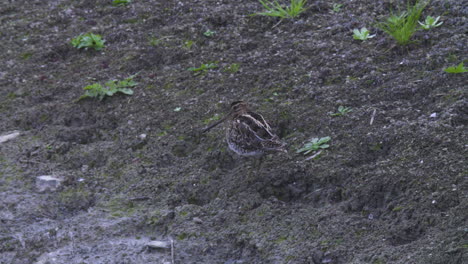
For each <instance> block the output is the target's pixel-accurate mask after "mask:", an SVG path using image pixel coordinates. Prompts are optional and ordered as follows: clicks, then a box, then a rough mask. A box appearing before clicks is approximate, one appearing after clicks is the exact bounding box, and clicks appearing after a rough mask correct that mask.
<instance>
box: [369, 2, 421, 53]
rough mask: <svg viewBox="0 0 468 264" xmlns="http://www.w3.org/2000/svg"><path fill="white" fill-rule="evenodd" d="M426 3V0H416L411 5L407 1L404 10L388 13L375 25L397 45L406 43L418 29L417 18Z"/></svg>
mask: <svg viewBox="0 0 468 264" xmlns="http://www.w3.org/2000/svg"><path fill="white" fill-rule="evenodd" d="M427 4H428V2H419V1H416V3H415V4H414V5H413V6H411V5H410V4H409V3H408V4H407V10H406V11H403V12H400V13H399V14H397V15H395V14H392V15H390V16H389V17H387V19H386V20H385V21H384V22H380V23H377V24H376V27H377V28H379V29H381V30H382V31H383V32H385V33H387V34H389V35H390V36H391V37H392V38H394V39H395V40H396V42H397V43H398V44H399V45H407V44H409V43H411V41H410V39H411V37H412V36H413V34H414V33H415V32H416V31H417V30H418V28H417V25H418V20H419V18H420V17H421V13H422V11H423V10H424V8H425V7H426V5H427Z"/></svg>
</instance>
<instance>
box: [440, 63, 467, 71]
mask: <svg viewBox="0 0 468 264" xmlns="http://www.w3.org/2000/svg"><path fill="white" fill-rule="evenodd" d="M444 71H445V72H447V73H464V72H468V69H467V68H465V66H463V62H461V63H460V64H458V65H457V66H456V67H455V66H450V67H447V68H446V69H444Z"/></svg>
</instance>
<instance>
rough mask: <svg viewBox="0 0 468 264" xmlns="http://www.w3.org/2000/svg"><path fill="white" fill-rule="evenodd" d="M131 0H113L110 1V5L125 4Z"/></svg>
mask: <svg viewBox="0 0 468 264" xmlns="http://www.w3.org/2000/svg"><path fill="white" fill-rule="evenodd" d="M130 2H132V0H113V1H112V6H126V5H128V4H130Z"/></svg>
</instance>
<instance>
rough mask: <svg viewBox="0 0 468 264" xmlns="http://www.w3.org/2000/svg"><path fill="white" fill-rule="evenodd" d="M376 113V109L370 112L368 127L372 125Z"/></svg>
mask: <svg viewBox="0 0 468 264" xmlns="http://www.w3.org/2000/svg"><path fill="white" fill-rule="evenodd" d="M376 113H377V109H374V112H372V116H371V119H370V125H371V126H372V124H373V123H374V117H375V114H376Z"/></svg>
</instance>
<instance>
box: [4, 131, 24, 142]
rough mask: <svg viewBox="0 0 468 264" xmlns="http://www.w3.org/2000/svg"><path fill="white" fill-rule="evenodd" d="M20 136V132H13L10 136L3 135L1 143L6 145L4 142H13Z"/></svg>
mask: <svg viewBox="0 0 468 264" xmlns="http://www.w3.org/2000/svg"><path fill="white" fill-rule="evenodd" d="M19 135H20V133H19V132H18V131H13V132H10V133H8V134H5V135H1V136H0V143H4V142H7V141H8V140H12V139H14V138H16V137H17V136H19Z"/></svg>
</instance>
